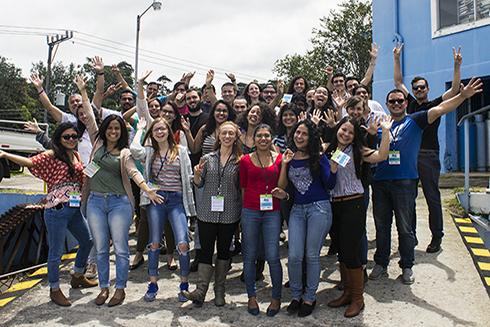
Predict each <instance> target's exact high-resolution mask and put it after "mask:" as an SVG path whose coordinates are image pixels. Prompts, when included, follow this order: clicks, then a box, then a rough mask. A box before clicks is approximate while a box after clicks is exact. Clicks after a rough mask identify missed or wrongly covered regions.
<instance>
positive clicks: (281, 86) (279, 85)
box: [277, 80, 284, 93]
mask: <svg viewBox="0 0 490 327" xmlns="http://www.w3.org/2000/svg"><path fill="white" fill-rule="evenodd" d="M277 91H278V92H279V93H284V82H283V81H282V80H278V81H277Z"/></svg>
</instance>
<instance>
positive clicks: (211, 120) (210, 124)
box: [202, 100, 236, 142]
mask: <svg viewBox="0 0 490 327" xmlns="http://www.w3.org/2000/svg"><path fill="white" fill-rule="evenodd" d="M220 104H223V105H225V106H226V110H228V118H227V119H226V121H232V122H235V120H236V112H235V110H233V108H232V107H231V106H230V104H229V103H228V102H225V101H224V100H218V101H216V102H215V103H214V105H213V107H212V108H211V111H210V112H209V114H208V120H207V122H206V125H204V129H203V131H202V141H203V142H204V139H205V138H206V137H207V136H208V135H211V134H213V133H214V131H215V130H216V118H215V117H214V113H215V112H216V108H217V107H218V105H220ZM216 139H218V135H216Z"/></svg>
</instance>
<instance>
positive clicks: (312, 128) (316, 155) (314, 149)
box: [288, 119, 322, 176]
mask: <svg viewBox="0 0 490 327" xmlns="http://www.w3.org/2000/svg"><path fill="white" fill-rule="evenodd" d="M301 125H304V126H305V127H306V128H307V129H308V144H307V146H306V151H307V153H308V155H309V158H308V163H307V166H308V168H309V169H310V173H311V175H312V176H313V175H316V174H320V172H321V167H320V153H321V151H322V139H321V137H320V130H319V129H318V126H316V124H315V123H314V122H312V121H311V120H308V119H307V120H302V121H300V122H298V123H296V125H294V127H293V129H292V130H291V133H290V134H289V135H288V145H289V147H290V149H291V150H292V151H293V152H297V151H298V147H297V146H296V144H295V143H294V134H295V133H296V130H297V129H298V127H300V126H301Z"/></svg>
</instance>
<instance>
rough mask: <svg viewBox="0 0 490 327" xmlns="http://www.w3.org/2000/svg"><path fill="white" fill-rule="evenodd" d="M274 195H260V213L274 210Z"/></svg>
mask: <svg viewBox="0 0 490 327" xmlns="http://www.w3.org/2000/svg"><path fill="white" fill-rule="evenodd" d="M272 208H273V204H272V194H261V195H260V211H268V210H272Z"/></svg>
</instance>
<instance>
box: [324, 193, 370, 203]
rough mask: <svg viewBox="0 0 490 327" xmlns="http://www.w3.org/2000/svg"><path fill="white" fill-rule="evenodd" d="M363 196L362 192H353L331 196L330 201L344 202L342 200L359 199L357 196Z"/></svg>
mask: <svg viewBox="0 0 490 327" xmlns="http://www.w3.org/2000/svg"><path fill="white" fill-rule="evenodd" d="M363 196H364V194H354V195H349V196H341V197H338V198H332V200H331V202H344V201H349V200H354V199H359V198H362V197H363Z"/></svg>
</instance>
